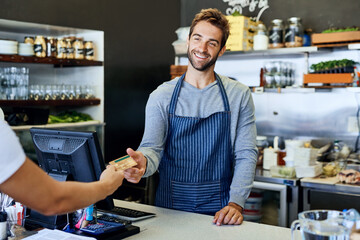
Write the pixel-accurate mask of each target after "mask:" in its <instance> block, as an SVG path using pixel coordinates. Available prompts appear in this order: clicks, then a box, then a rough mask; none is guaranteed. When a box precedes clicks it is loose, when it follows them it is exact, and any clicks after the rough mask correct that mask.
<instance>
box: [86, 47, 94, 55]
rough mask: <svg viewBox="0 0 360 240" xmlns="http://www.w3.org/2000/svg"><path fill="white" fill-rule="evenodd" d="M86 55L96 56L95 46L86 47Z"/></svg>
mask: <svg viewBox="0 0 360 240" xmlns="http://www.w3.org/2000/svg"><path fill="white" fill-rule="evenodd" d="M85 55H86V56H94V49H93V48H86V49H85Z"/></svg>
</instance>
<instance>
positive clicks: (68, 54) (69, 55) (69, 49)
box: [65, 38, 74, 59]
mask: <svg viewBox="0 0 360 240" xmlns="http://www.w3.org/2000/svg"><path fill="white" fill-rule="evenodd" d="M65 42H66V58H67V59H74V48H73V44H72V39H71V38H66V39H65Z"/></svg>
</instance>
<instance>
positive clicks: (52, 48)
mask: <svg viewBox="0 0 360 240" xmlns="http://www.w3.org/2000/svg"><path fill="white" fill-rule="evenodd" d="M46 56H47V57H56V39H55V38H53V37H47V38H46Z"/></svg>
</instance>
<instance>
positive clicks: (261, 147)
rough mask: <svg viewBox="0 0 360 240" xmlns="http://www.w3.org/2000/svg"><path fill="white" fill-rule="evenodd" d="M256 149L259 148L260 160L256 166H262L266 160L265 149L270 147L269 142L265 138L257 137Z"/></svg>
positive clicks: (258, 159)
mask: <svg viewBox="0 0 360 240" xmlns="http://www.w3.org/2000/svg"><path fill="white" fill-rule="evenodd" d="M256 147H257V148H258V158H257V162H256V165H257V166H262V165H263V159H264V149H265V148H268V147H269V142H268V141H267V138H266V137H265V136H257V137H256Z"/></svg>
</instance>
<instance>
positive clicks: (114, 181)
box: [100, 165, 124, 195]
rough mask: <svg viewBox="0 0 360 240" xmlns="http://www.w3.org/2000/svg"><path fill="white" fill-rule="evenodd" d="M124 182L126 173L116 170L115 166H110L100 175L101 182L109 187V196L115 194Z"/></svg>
mask: <svg viewBox="0 0 360 240" xmlns="http://www.w3.org/2000/svg"><path fill="white" fill-rule="evenodd" d="M123 180H124V171H122V170H116V168H115V166H112V165H108V166H107V167H106V169H105V170H104V171H103V172H102V173H101V175H100V182H102V183H104V184H106V186H107V187H108V192H109V193H108V195H110V194H113V193H114V192H115V191H116V189H118V188H119V187H120V186H121V184H122V182H123Z"/></svg>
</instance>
